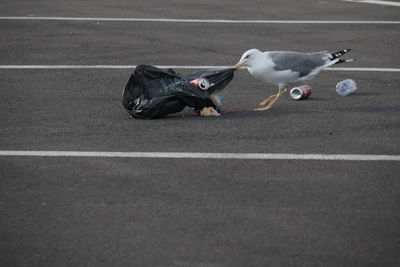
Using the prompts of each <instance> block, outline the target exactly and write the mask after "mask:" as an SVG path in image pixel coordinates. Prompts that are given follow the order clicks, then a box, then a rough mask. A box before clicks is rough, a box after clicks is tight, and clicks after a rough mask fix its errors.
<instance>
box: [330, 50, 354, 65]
mask: <svg viewBox="0 0 400 267" xmlns="http://www.w3.org/2000/svg"><path fill="white" fill-rule="evenodd" d="M350 51H351V49H343V50H339V51H337V52H334V53H331V56H330V57H329V59H330V60H331V61H333V62H334V63H333V64H339V63H343V62H350V61H355V59H341V58H340V57H341V56H343V55H344V54H346V53H347V52H350Z"/></svg>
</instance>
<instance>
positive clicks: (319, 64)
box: [267, 51, 334, 78]
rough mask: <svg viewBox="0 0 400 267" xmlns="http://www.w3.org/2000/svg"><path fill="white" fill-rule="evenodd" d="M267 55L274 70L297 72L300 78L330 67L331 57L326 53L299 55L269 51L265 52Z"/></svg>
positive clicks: (297, 53) (289, 52)
mask: <svg viewBox="0 0 400 267" xmlns="http://www.w3.org/2000/svg"><path fill="white" fill-rule="evenodd" d="M267 55H268V57H270V59H271V60H272V62H273V63H274V67H273V68H274V70H277V71H284V70H290V71H294V72H298V73H299V77H300V78H301V77H305V76H307V75H309V74H311V73H313V72H315V71H316V70H320V69H322V68H324V67H327V66H329V65H331V64H330V63H331V60H330V57H331V56H332V55H331V54H330V53H328V52H318V53H299V52H292V51H271V52H267ZM332 63H333V62H332ZM333 64H334V63H333Z"/></svg>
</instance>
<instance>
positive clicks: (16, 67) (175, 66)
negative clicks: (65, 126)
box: [0, 65, 400, 72]
mask: <svg viewBox="0 0 400 267" xmlns="http://www.w3.org/2000/svg"><path fill="white" fill-rule="evenodd" d="M136 66H137V65H0V69H4V70H7V69H10V70H18V69H21V70H23V69H54V70H58V69H134V68H136ZM156 67H158V68H161V69H169V68H171V69H224V68H231V67H232V66H192V65H185V66H179V65H156ZM242 69H243V68H242ZM325 70H327V71H366V72H400V68H338V67H333V68H326V69H325Z"/></svg>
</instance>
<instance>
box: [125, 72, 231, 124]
mask: <svg viewBox="0 0 400 267" xmlns="http://www.w3.org/2000/svg"><path fill="white" fill-rule="evenodd" d="M233 75H234V69H233V68H227V69H211V70H201V71H196V72H192V73H189V74H186V75H180V74H178V73H176V72H175V71H174V70H173V69H168V70H164V69H160V68H157V67H154V66H150V65H138V66H137V67H136V69H135V72H134V73H133V74H132V75H131V77H130V78H129V80H128V82H127V84H126V86H125V89H124V92H123V96H122V105H123V107H124V108H125V109H126V110H127V111H128V113H129V115H130V116H132V117H134V118H140V119H154V118H159V117H162V116H164V115H167V114H171V113H176V112H180V111H182V110H183V109H184V108H185V107H186V106H189V107H193V109H194V110H197V111H201V110H203V108H205V107H207V108H209V107H211V108H212V109H218V106H221V105H222V103H221V100H222V98H221V99H219V97H217V95H216V93H218V92H219V91H221V90H222V89H224V88H225V87H226V86H227V85H228V84H229V83H230V82H231V80H232V79H233ZM215 99H218V100H215ZM205 114H210V116H215V113H214V112H212V110H210V112H206V113H205Z"/></svg>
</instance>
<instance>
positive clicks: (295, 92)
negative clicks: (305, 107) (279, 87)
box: [290, 85, 311, 100]
mask: <svg viewBox="0 0 400 267" xmlns="http://www.w3.org/2000/svg"><path fill="white" fill-rule="evenodd" d="M310 95H311V87H310V86H308V85H301V86H297V87H294V88H292V90H290V96H291V97H292V98H293V99H294V100H301V99H306V98H307V97H309V96H310Z"/></svg>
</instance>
